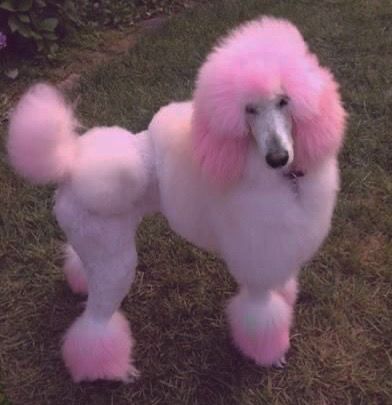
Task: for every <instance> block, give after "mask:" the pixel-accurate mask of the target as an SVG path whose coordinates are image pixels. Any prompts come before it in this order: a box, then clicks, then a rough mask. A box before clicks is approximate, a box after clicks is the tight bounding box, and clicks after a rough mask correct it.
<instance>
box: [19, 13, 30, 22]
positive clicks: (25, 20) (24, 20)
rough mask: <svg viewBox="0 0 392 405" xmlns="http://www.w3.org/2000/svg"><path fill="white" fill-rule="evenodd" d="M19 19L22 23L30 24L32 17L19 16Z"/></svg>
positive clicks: (26, 15)
mask: <svg viewBox="0 0 392 405" xmlns="http://www.w3.org/2000/svg"><path fill="white" fill-rule="evenodd" d="M18 18H19V20H20V21H22V22H24V23H27V24H28V23H29V22H30V17H29V15H28V14H18Z"/></svg>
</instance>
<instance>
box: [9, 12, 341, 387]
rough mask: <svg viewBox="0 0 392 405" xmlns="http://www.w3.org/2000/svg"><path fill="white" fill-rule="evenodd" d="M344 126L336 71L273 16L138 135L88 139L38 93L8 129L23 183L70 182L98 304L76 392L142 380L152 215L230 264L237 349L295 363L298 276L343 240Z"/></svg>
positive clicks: (258, 358)
mask: <svg viewBox="0 0 392 405" xmlns="http://www.w3.org/2000/svg"><path fill="white" fill-rule="evenodd" d="M345 117H346V114H345V111H344V109H343V107H342V105H341V101H340V96H339V93H338V89H337V84H336V83H335V81H334V79H333V76H332V74H331V73H330V72H329V71H328V70H327V69H326V68H324V67H321V66H320V65H319V63H318V60H317V58H316V56H315V55H313V54H311V53H310V52H309V50H308V48H307V46H306V44H305V42H304V40H303V38H302V36H301V34H300V33H299V32H298V30H297V29H296V28H295V27H294V26H293V25H292V24H291V23H289V22H288V21H285V20H281V19H275V18H270V17H264V18H261V19H258V20H255V21H251V22H249V23H246V24H244V25H242V26H240V27H239V28H237V29H236V30H234V31H233V32H232V33H231V34H230V35H228V37H227V38H225V39H224V40H222V41H221V42H220V43H219V45H218V46H217V47H216V48H215V49H214V50H213V51H212V53H211V54H210V55H209V56H208V58H207V60H206V62H205V63H204V65H203V66H202V67H201V69H200V72H199V75H198V79H197V84H196V90H195V94H194V98H193V101H190V102H184V103H173V104H170V105H168V106H166V107H163V108H162V109H161V110H160V111H159V112H158V113H157V114H156V115H155V116H154V118H153V120H152V122H151V124H150V126H149V128H148V130H147V131H144V132H142V133H139V134H137V135H136V136H134V135H132V134H131V133H130V132H128V131H126V130H124V129H121V128H118V127H110V128H108V127H98V128H93V129H91V130H89V131H87V133H86V134H84V135H83V136H82V137H79V136H78V135H77V133H76V131H75V127H76V125H77V122H76V120H75V118H74V116H73V112H72V109H71V108H70V107H69V105H67V104H66V103H65V102H64V99H63V98H62V96H61V95H60V94H59V93H58V92H57V91H56V90H55V89H53V88H52V87H50V86H48V85H45V84H39V85H36V86H34V87H33V88H31V89H30V90H29V91H28V92H27V94H26V95H24V96H23V98H22V99H21V101H20V102H19V104H18V105H17V107H16V109H15V111H14V113H13V115H12V117H11V123H10V129H9V139H8V151H9V156H10V161H11V163H12V165H13V167H14V168H15V169H16V171H17V172H18V173H20V174H21V175H23V176H25V177H26V178H27V179H29V180H31V181H32V182H35V183H41V184H45V183H48V182H54V183H56V184H57V185H58V189H57V193H56V203H55V209H54V211H55V214H56V218H57V220H58V222H59V224H60V226H61V228H62V229H63V230H64V232H65V234H66V236H67V238H68V241H69V244H70V245H69V246H68V247H67V259H66V263H65V268H64V269H65V273H66V276H67V278H68V281H69V283H70V285H71V287H72V289H73V290H74V291H76V292H83V291H84V292H87V291H88V301H87V306H86V308H85V310H84V312H83V314H82V315H81V316H80V317H79V318H78V319H77V320H76V321H75V322H74V324H73V325H72V326H71V327H70V329H69V330H68V332H67V334H66V335H65V339H64V344H63V357H64V360H65V363H66V365H67V367H68V369H69V371H70V373H71V375H72V377H73V379H74V380H75V381H81V380H95V379H99V378H106V379H119V380H123V381H128V380H129V379H131V378H132V377H134V376H136V375H137V374H138V373H137V370H136V369H135V368H134V366H133V365H132V363H133V356H132V347H133V340H132V337H131V331H130V329H129V325H128V322H127V320H126V319H125V317H124V316H123V315H122V314H121V313H120V312H119V307H120V304H121V301H122V300H123V298H124V297H125V296H126V294H127V292H128V290H129V288H130V286H131V284H132V281H133V279H134V276H135V268H136V263H137V253H136V249H135V232H136V228H137V226H138V225H139V223H140V221H141V219H142V218H143V216H144V215H146V214H150V213H153V212H161V213H162V214H163V215H164V216H165V217H166V218H167V219H168V221H169V223H170V226H171V227H172V228H173V229H174V230H175V231H176V232H178V233H179V234H180V235H181V236H183V237H184V238H186V239H187V240H189V241H190V242H192V243H194V244H195V245H197V246H199V247H201V248H204V249H207V250H208V251H211V252H214V253H216V254H217V255H219V256H220V257H222V258H223V259H224V261H225V263H226V264H227V267H228V270H229V271H230V273H231V274H232V275H233V277H234V278H235V279H236V280H237V282H238V284H239V287H240V289H239V293H238V294H237V295H236V296H235V297H234V298H233V299H232V300H231V302H230V303H229V305H228V308H227V315H228V319H229V322H230V326H231V330H232V335H233V339H234V342H235V344H236V346H238V347H239V349H240V350H241V351H242V352H243V353H244V354H245V355H247V356H249V357H250V358H252V359H253V360H254V361H255V362H256V363H258V364H260V365H274V364H275V365H282V364H283V363H284V355H285V353H286V352H287V350H288V348H289V330H290V325H291V322H292V316H293V305H294V302H295V299H296V290H297V286H296V277H297V274H298V271H299V269H300V268H301V266H302V265H303V264H304V263H305V262H306V261H308V260H309V259H311V258H312V256H313V255H314V254H315V252H316V251H317V249H318V248H319V247H320V245H321V243H322V242H323V240H324V238H325V237H326V235H327V233H328V230H329V228H330V222H331V216H332V213H333V210H334V206H335V199H336V194H337V191H338V185H339V173H338V165H337V154H338V151H339V149H340V146H341V143H342V139H343V133H344V127H345ZM71 246H72V247H71Z"/></svg>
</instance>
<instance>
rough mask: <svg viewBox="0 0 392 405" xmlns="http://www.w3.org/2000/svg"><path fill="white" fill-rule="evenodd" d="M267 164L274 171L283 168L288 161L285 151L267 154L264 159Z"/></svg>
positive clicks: (287, 154)
mask: <svg viewBox="0 0 392 405" xmlns="http://www.w3.org/2000/svg"><path fill="white" fill-rule="evenodd" d="M265 160H266V161H267V163H268V164H269V165H270V166H271V167H272V168H274V169H276V168H278V167H282V166H284V165H285V164H286V163H287V162H288V160H289V153H288V152H287V150H284V149H281V150H278V151H276V152H269V153H268V154H267V156H266V157H265Z"/></svg>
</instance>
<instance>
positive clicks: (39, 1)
mask: <svg viewBox="0 0 392 405" xmlns="http://www.w3.org/2000/svg"><path fill="white" fill-rule="evenodd" d="M35 2H36V3H37V6H38V7H41V8H42V7H46V2H45V0H35Z"/></svg>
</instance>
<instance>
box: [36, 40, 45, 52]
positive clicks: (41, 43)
mask: <svg viewBox="0 0 392 405" xmlns="http://www.w3.org/2000/svg"><path fill="white" fill-rule="evenodd" d="M35 43H36V45H37V49H38V52H42V51H43V49H44V41H43V40H42V39H39V40H37V41H35Z"/></svg>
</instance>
